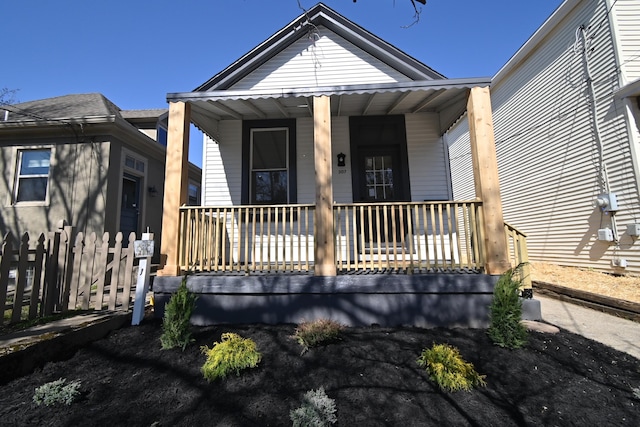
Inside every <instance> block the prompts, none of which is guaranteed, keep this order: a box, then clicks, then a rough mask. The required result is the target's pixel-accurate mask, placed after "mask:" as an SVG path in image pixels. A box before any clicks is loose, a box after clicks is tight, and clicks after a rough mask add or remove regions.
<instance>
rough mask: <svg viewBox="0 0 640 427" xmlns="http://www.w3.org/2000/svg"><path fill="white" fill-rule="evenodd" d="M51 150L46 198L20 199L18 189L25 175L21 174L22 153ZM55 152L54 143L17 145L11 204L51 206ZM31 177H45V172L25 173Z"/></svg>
mask: <svg viewBox="0 0 640 427" xmlns="http://www.w3.org/2000/svg"><path fill="white" fill-rule="evenodd" d="M45 150H48V151H49V171H48V172H47V188H46V190H45V197H44V200H25V201H19V200H18V191H19V189H20V178H21V177H23V176H22V175H21V174H20V167H21V165H22V153H24V152H25V151H45ZM54 159H55V152H54V146H53V145H34V146H23V147H16V151H15V162H14V165H15V167H14V177H13V189H12V192H11V198H10V204H11V205H12V206H49V200H50V195H51V170H52V169H53V168H54V166H55V162H54ZM25 176H31V177H43V176H44V174H40V175H25Z"/></svg>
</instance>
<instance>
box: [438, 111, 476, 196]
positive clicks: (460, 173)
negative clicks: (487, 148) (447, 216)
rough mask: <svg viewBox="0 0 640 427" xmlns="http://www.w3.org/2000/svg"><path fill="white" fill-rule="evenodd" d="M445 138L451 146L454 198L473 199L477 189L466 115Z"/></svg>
mask: <svg viewBox="0 0 640 427" xmlns="http://www.w3.org/2000/svg"><path fill="white" fill-rule="evenodd" d="M444 139H445V141H446V144H447V146H448V147H449V165H450V169H451V177H452V179H451V188H452V191H453V200H473V199H475V198H476V190H475V181H474V176H473V162H472V160H471V151H470V149H471V148H470V147H471V146H470V144H471V143H470V139H469V122H468V120H467V116H466V115H465V116H464V117H463V118H462V119H460V120H459V121H458V122H457V123H456V124H455V125H454V126H453V127H452V128H451V129H449V132H447V133H446V134H445V136H444Z"/></svg>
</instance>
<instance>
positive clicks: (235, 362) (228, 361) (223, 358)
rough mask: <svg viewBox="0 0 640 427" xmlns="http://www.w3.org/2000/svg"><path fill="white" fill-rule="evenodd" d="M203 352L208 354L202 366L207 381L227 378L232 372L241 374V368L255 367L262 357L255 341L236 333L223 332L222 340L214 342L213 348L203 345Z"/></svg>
mask: <svg viewBox="0 0 640 427" xmlns="http://www.w3.org/2000/svg"><path fill="white" fill-rule="evenodd" d="M202 352H203V353H204V354H206V355H207V361H206V362H205V363H204V365H202V368H201V371H202V374H203V375H204V377H205V378H206V379H207V381H214V380H216V379H218V378H225V377H226V376H227V375H229V373H231V372H235V373H236V375H240V371H241V370H243V369H246V368H255V367H256V366H258V363H259V362H260V360H261V359H262V355H261V354H260V352H259V351H258V350H257V348H256V343H255V341H253V340H252V339H249V338H242V337H241V336H240V335H238V334H234V333H225V334H222V340H221V342H214V343H213V347H212V348H209V347H207V346H203V347H202Z"/></svg>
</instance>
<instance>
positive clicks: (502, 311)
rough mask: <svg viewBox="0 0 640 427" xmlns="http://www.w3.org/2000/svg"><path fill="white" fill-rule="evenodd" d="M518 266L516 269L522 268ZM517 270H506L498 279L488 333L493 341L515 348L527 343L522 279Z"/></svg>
mask: <svg viewBox="0 0 640 427" xmlns="http://www.w3.org/2000/svg"><path fill="white" fill-rule="evenodd" d="M520 268H521V266H518V267H517V268H516V270H518V269H520ZM516 273H517V271H515V272H514V270H513V269H511V270H508V271H506V272H505V273H504V274H502V275H501V276H500V279H498V283H496V287H495V289H494V291H493V301H492V302H491V307H490V310H491V315H490V316H491V322H490V326H489V329H488V331H487V333H488V334H489V337H490V338H491V341H493V343H494V344H495V345H498V346H500V347H505V348H510V349H515V348H520V347H522V346H524V345H525V344H526V343H527V329H526V328H525V326H524V325H523V324H522V323H521V320H522V300H521V299H520V296H519V289H520V286H521V284H522V280H521V279H516V278H514V276H515V275H516Z"/></svg>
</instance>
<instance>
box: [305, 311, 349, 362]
mask: <svg viewBox="0 0 640 427" xmlns="http://www.w3.org/2000/svg"><path fill="white" fill-rule="evenodd" d="M343 329H344V326H343V325H341V324H339V323H338V322H335V321H333V320H329V319H318V320H314V321H312V322H303V323H301V324H300V325H298V327H297V328H296V330H295V332H294V334H293V338H295V340H296V341H298V343H299V344H300V345H301V346H302V354H304V353H305V352H307V351H308V350H309V349H310V348H311V347H316V346H318V345H320V344H324V343H327V342H330V341H333V340H336V339H338V337H339V336H340V332H342V330H343Z"/></svg>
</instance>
